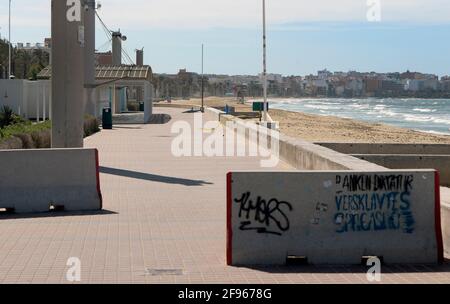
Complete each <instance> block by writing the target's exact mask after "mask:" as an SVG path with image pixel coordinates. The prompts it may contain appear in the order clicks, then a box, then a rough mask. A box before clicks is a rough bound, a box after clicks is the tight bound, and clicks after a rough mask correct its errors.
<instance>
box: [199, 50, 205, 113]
mask: <svg viewBox="0 0 450 304" xmlns="http://www.w3.org/2000/svg"><path fill="white" fill-rule="evenodd" d="M203 62H204V45H203V44H202V108H201V109H200V110H201V111H202V113H204V112H205V82H204V74H203Z"/></svg>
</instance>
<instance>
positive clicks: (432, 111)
mask: <svg viewBox="0 0 450 304" xmlns="http://www.w3.org/2000/svg"><path fill="white" fill-rule="evenodd" d="M413 111H414V112H420V113H434V112H436V111H437V110H436V109H419V108H416V109H413Z"/></svg>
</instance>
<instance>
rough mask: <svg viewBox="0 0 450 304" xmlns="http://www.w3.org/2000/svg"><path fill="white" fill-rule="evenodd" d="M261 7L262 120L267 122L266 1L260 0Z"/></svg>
mask: <svg viewBox="0 0 450 304" xmlns="http://www.w3.org/2000/svg"><path fill="white" fill-rule="evenodd" d="M262 5H263V91H264V93H263V94H264V116H263V120H264V121H265V122H267V110H268V108H269V107H268V104H267V53H266V52H267V44H266V0H262Z"/></svg>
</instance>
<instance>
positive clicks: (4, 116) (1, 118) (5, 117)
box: [0, 106, 14, 128]
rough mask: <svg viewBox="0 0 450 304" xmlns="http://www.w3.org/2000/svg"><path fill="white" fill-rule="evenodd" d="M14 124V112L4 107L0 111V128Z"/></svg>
mask: <svg viewBox="0 0 450 304" xmlns="http://www.w3.org/2000/svg"><path fill="white" fill-rule="evenodd" d="M13 123H14V112H13V110H12V109H11V108H10V107H8V106H3V107H2V109H1V110H0V128H4V127H7V126H9V125H12V124H13Z"/></svg>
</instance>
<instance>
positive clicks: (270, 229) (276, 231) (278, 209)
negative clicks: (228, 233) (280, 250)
mask: <svg viewBox="0 0 450 304" xmlns="http://www.w3.org/2000/svg"><path fill="white" fill-rule="evenodd" d="M234 202H235V203H236V204H239V206H240V209H239V218H240V219H241V225H240V227H239V229H240V230H241V231H256V232H257V233H259V234H272V235H278V236H281V235H282V234H283V232H286V231H288V230H289V228H290V222H289V217H288V214H289V212H292V210H293V208H292V205H291V204H290V203H288V202H284V201H279V200H278V199H276V198H271V199H264V198H262V197H261V196H258V197H256V198H255V199H253V198H252V194H251V193H250V192H246V193H243V194H242V196H241V197H240V198H239V199H235V200H234Z"/></svg>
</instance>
